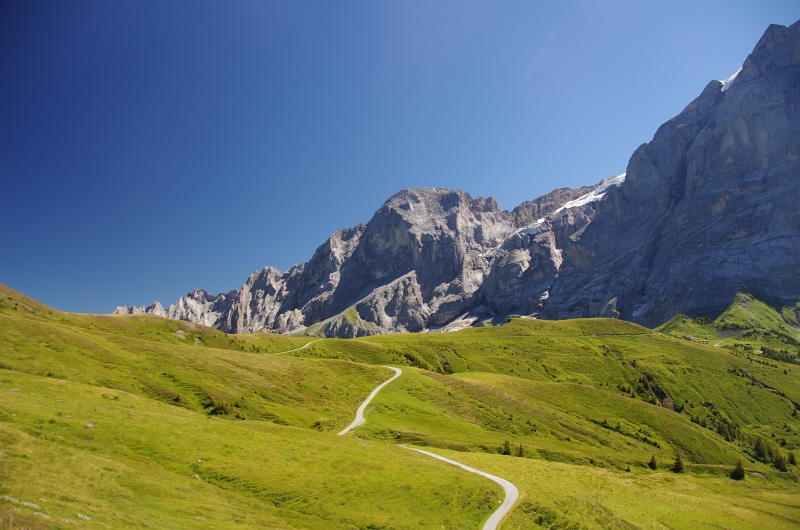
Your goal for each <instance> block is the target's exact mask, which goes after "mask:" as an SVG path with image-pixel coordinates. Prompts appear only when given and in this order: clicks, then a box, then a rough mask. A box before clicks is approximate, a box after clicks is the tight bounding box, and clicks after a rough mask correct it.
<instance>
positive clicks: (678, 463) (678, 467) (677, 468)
mask: <svg viewBox="0 0 800 530" xmlns="http://www.w3.org/2000/svg"><path fill="white" fill-rule="evenodd" d="M672 471H673V472H675V473H683V460H681V454H680V453H676V454H675V463H674V464H672Z"/></svg>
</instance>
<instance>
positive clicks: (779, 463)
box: [773, 452, 787, 471]
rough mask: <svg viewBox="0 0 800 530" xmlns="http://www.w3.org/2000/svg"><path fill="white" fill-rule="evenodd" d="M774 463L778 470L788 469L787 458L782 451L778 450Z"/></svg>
mask: <svg viewBox="0 0 800 530" xmlns="http://www.w3.org/2000/svg"><path fill="white" fill-rule="evenodd" d="M773 465H774V466H775V469H777V470H778V471H786V470H787V467H786V459H785V458H784V457H783V455H782V454H781V453H780V452H778V454H777V455H775V462H774V463H773Z"/></svg>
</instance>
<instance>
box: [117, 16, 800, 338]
mask: <svg viewBox="0 0 800 530" xmlns="http://www.w3.org/2000/svg"><path fill="white" fill-rule="evenodd" d="M799 96H800V22H798V23H796V24H794V25H792V26H791V27H788V28H787V27H783V26H770V28H769V29H768V30H767V32H766V33H765V34H764V36H763V37H762V39H761V40H760V41H759V43H758V45H757V46H756V48H755V49H754V51H753V53H752V54H751V55H750V56H749V57H748V58H747V60H746V61H745V63H744V65H743V67H742V69H741V70H740V72H737V74H734V75H733V76H731V78H729V79H727V80H725V81H723V82H720V81H712V82H711V83H709V84H708V86H707V87H706V88H705V90H703V92H702V94H701V95H700V96H699V97H698V98H697V99H696V100H695V101H693V102H692V103H691V104H689V105H688V106H687V107H686V108H685V109H684V110H683V112H681V113H680V114H679V115H678V116H676V117H675V118H673V119H672V120H670V121H669V122H667V123H665V124H664V125H662V126H661V127H660V128H659V129H658V131H657V132H656V134H655V136H654V138H653V140H652V141H651V142H650V143H647V144H644V145H642V146H641V147H639V149H637V150H636V152H635V153H634V154H633V156H632V157H631V159H630V162H629V164H628V168H627V172H626V173H625V174H622V175H619V176H616V177H612V178H610V179H606V180H604V181H602V182H601V183H599V184H597V185H595V186H589V187H585V188H581V189H578V190H571V189H568V188H562V189H558V190H555V191H553V192H551V193H548V194H547V195H544V196H542V197H539V198H537V199H534V200H532V201H527V202H524V203H522V204H521V205H519V206H518V207H517V208H515V209H514V210H513V211H512V212H506V211H502V210H501V209H500V208H499V207H498V205H497V203H496V202H495V201H494V200H493V199H491V198H489V199H484V198H480V197H478V198H472V197H471V196H470V195H468V194H466V193H463V192H460V191H453V190H447V189H439V188H436V189H434V188H424V189H406V190H402V191H400V192H399V193H397V194H396V195H394V196H393V197H391V198H390V199H389V200H388V201H386V203H385V204H384V205H383V206H382V207H381V208H380V209H379V210H378V211H377V212H376V213H375V215H374V216H373V218H372V219H371V220H370V221H369V222H368V223H367V224H366V225H363V224H362V225H358V226H356V227H354V228H350V229H345V230H339V231H337V232H335V233H334V234H333V235H332V236H331V237H330V238H329V239H328V240H327V241H326V242H325V243H324V244H323V245H321V246H320V247H319V248H318V249H317V250H316V252H315V253H314V255H313V256H312V258H311V259H310V260H309V261H307V262H306V263H302V264H300V265H296V266H294V267H292V268H291V269H289V270H288V271H287V272H286V273H284V274H281V273H280V272H279V271H278V270H276V269H274V268H271V267H268V268H265V269H263V270H262V271H260V272H259V271H256V272H254V273H253V274H252V275H251V276H250V277H249V278H248V280H247V282H246V283H245V284H244V285H243V286H242V287H241V288H240V289H239V290H237V291H231V292H229V293H225V294H220V295H217V296H213V295H211V294H209V293H208V292H206V291H203V290H196V291H193V292H191V293H189V294H188V295H186V296H184V297H182V298H181V299H180V300H178V301H177V302H176V303H174V304H172V305H171V306H169V308H167V309H166V310H164V309H163V307H161V305H160V304H159V303H158V302H156V303H155V304H153V305H151V306H149V307H146V308H145V307H138V308H137V307H131V308H124V307H119V308H117V310H115V313H134V314H135V313H142V312H147V313H153V314H158V315H162V316H167V317H169V318H176V319H183V320H190V321H193V322H198V323H202V324H206V325H210V326H214V327H217V328H219V329H221V330H223V331H226V332H253V331H271V332H279V333H283V332H289V331H303V330H305V332H307V333H312V334H324V335H326V336H338V337H353V336H359V335H371V334H377V333H386V332H402V331H424V330H435V329H439V328H445V329H454V328H457V327H463V326H464V325H469V324H471V323H474V322H475V321H476V320H477V321H482V320H484V319H486V318H489V317H493V316H503V315H508V314H511V313H519V314H524V315H533V316H539V317H542V318H574V317H589V316H611V317H616V318H624V319H627V320H633V321H636V322H639V323H642V324H645V325H648V326H654V325H658V324H660V323H662V322H664V321H666V320H668V319H669V318H671V317H672V316H673V315H675V314H677V313H685V314H688V315H690V316H702V315H705V316H709V317H715V316H717V315H718V314H720V313H721V312H722V311H724V309H725V308H726V306H727V304H728V302H729V301H730V300H731V299H732V298H733V296H734V295H735V294H736V293H737V292H739V291H748V292H750V293H752V294H755V295H757V296H759V297H761V298H763V299H769V300H772V301H773V302H775V303H779V304H781V303H794V302H795V301H797V300H800V276H798V273H797V271H798V270H799V269H798V265H800V208H798V206H797V205H798V204H800V158H799V157H800V99H799Z"/></svg>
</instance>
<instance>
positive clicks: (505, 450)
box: [500, 440, 511, 455]
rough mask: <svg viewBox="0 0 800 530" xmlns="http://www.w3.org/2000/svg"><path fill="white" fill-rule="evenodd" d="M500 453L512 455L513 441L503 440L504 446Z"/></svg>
mask: <svg viewBox="0 0 800 530" xmlns="http://www.w3.org/2000/svg"><path fill="white" fill-rule="evenodd" d="M500 454H503V455H510V454H511V442H509V441H508V440H506V441H505V442H503V447H502V448H501V451H500Z"/></svg>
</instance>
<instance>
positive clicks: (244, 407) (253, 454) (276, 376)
mask: <svg viewBox="0 0 800 530" xmlns="http://www.w3.org/2000/svg"><path fill="white" fill-rule="evenodd" d="M0 298H1V299H2V302H0V452H1V453H3V454H4V455H6V456H0V496H2V495H6V496H7V498H10V499H14V500H19V501H25V502H28V503H32V504H35V505H38V508H34V507H32V506H30V505H24V504H18V503H15V502H13V501H9V500H3V499H4V498H2V497H0V528H2V527H3V524H8V521H9V520H10V519H9V518H11V517H14V518H15V521H16V522H15V523H14V524H18V525H22V526H25V525H27V526H29V527H34V528H35V527H43V528H51V527H52V528H58V527H66V526H65V525H67V524H68V523H63V522H60V521H61V520H62V519H69V520H72V521H75V522H79V523H80V524H82V525H87V526H88V525H95V524H97V525H98V526H99V524H100V523H102V524H107V525H109V526H111V527H114V528H117V527H120V528H125V527H142V526H145V527H154V528H193V527H196V528H225V527H228V526H231V527H233V526H237V527H246V528H258V527H268V528H364V529H367V528H387V529H388V528H412V527H413V528H419V527H422V528H426V527H430V528H442V527H444V528H479V527H480V525H481V521H483V520H485V519H486V517H488V515H489V513H490V512H491V511H492V510H493V509H494V507H496V506H497V505H498V502H499V500H500V499H501V495H502V491H501V490H500V489H499V487H497V486H496V485H495V484H494V483H492V482H490V481H487V480H485V479H482V478H481V477H478V476H475V475H471V474H468V473H466V472H463V471H461V470H459V469H458V468H454V467H452V466H448V465H446V464H444V463H441V462H438V461H435V460H433V459H429V458H427V457H425V456H423V455H419V454H417V453H413V452H410V451H405V450H403V449H401V448H398V447H396V446H395V444H397V443H406V444H412V445H418V446H428V447H429V448H433V450H435V451H436V452H439V453H441V454H444V455H446V456H448V457H450V458H454V459H455V460H458V461H461V462H463V463H465V464H468V465H472V466H475V467H477V468H479V469H483V470H485V471H488V472H490V473H494V474H497V475H499V476H502V477H504V478H507V479H509V480H511V481H512V482H514V483H515V484H517V486H518V487H519V488H520V491H521V498H520V501H519V503H518V505H517V507H516V508H515V509H514V511H512V513H511V514H510V515H509V517H508V518H507V520H506V521H504V523H503V525H502V528H504V529H510V528H514V529H516V528H541V527H544V528H645V527H651V526H659V525H662V526H667V527H670V528H695V527H698V526H702V525H711V526H721V527H726V528H789V527H797V526H798V525H800V487H798V485H797V479H798V477H800V474H798V470H797V467H796V466H795V465H793V464H788V463H786V461H788V460H789V457H790V455H791V454H793V453H794V452H796V453H797V457H798V458H800V418H798V413H797V412H796V409H797V407H798V406H800V405H796V404H800V383H798V380H797V374H798V373H800V366H796V365H794V364H792V363H787V362H783V361H780V360H775V359H772V358H765V357H764V356H763V355H760V354H758V353H756V350H755V347H753V349H750V350H745V349H744V346H739V347H736V346H734V345H733V343H729V342H728V341H734V340H738V341H743V340H744V339H745V334H744V332H742V336H741V337H732V338H731V337H727V338H724V339H722V340H724V341H726V342H725V343H724V344H723V345H722V346H717V347H715V346H714V344H716V343H715V342H711V341H710V340H709V344H703V343H702V340H704V339H702V338H700V339H693V340H687V339H686V338H685V335H686V334H689V333H690V332H685V333H684V330H683V329H678V328H676V327H673V328H670V329H666V327H665V329H660V330H657V331H653V330H649V329H645V328H642V327H640V326H636V325H634V324H630V323H626V322H621V321H615V320H607V319H585V320H573V321H563V322H551V321H537V320H530V319H514V320H512V321H511V322H510V323H508V324H506V325H504V326H498V327H484V328H473V329H466V330H462V331H460V332H456V333H448V334H434V333H429V334H404V335H384V336H376V337H369V338H364V339H352V340H343V339H324V340H319V341H316V342H314V343H313V344H309V346H308V347H307V348H303V349H299V350H295V349H296V348H299V347H301V346H303V345H306V344H308V343H309V342H310V341H311V340H312V339H311V338H309V337H304V338H300V337H284V336H275V335H270V334H264V333H259V334H251V335H240V336H229V335H226V334H224V333H220V332H218V331H216V330H213V329H210V328H206V327H203V326H198V325H194V324H190V323H186V322H175V321H169V320H166V319H161V318H158V317H152V316H148V315H134V316H99V315H73V314H68V313H60V312H58V311H55V310H52V309H50V308H47V307H46V306H43V305H41V304H38V303H37V302H35V301H33V300H30V299H27V298H25V297H23V296H22V295H20V294H19V293H15V292H14V291H12V290H10V289H7V288H6V289H4V290H3V291H2V295H1V296H0ZM733 305H736V304H733ZM15 307H16V309H15ZM737 307H739V308H740V307H741V306H740V305H737ZM747 307H748V308H749V311H750V313H754V314H756V315H757V316H759V315H763V314H766V315H769V316H770V318H774V317H775V315H778V318H779V319H780V321H777V320H773V321H770V322H766V321H765V319H764V317H763V316H759V318H758V319H757V320H758V325H759V326H762V327H760V328H754V327H753V328H748V329H760V330H761V331H760V333H761V334H760V335H759V338H760V339H762V340H768V339H769V338H770V337H771V336H776V334H775V333H774V331H773V330H774V329H779V328H773V327H769V326H776V325H777V326H781V325H783V326H786V327H787V329H790V330H791V329H792V328H791V323H790V322H789V321H788V320H787V319H786V318H783V317H782V316H781V313H780V312H776V311H772V313H769V312H768V311H767V310H765V309H763V308H762V307H761V306H760V305H757V304H756V302H754V301H747ZM765 307H767V308H768V306H766V305H765ZM754 308H755V309H754ZM750 313H747V312H745V314H747V315H748V317H749V314H750ZM792 314H794V313H792ZM737 315H738V316H737ZM734 317H736V318H738V319H739V320H736V321H734V320H733V318H734ZM743 318H744V317H743V316H742V312H741V311H739V309H736V308H733V306H732V310H731V311H729V312H728V316H727V319H728V320H726V321H725V323H724V324H717V325H718V326H727V328H726V329H728V328H730V327H731V323H732V322H736V323H737V325H742V324H743V320H742V319H743ZM781 322H782V323H783V324H781ZM680 325H686V326H689V325H691V326H694V328H692V329H705V328H704V326H710V325H711V324H709V323H703V322H695V321H692V322H691V323H689V322H685V321H680V320H676V321H674V322H673V326H680ZM738 329H740V331H741V330H742V329H744V328H738ZM779 330H780V329H779ZM700 336H701V335H699V334H698V337H700ZM764 337H766V339H765V338H764ZM752 344H755V342H752ZM287 350H295V351H291V352H288V353H284V354H282V355H269V354H267V353H268V352H285V351H287ZM382 364H386V365H395V366H403V367H404V372H403V375H402V376H401V377H400V378H399V379H398V380H397V381H395V382H393V383H392V384H390V385H389V386H387V387H386V388H385V389H384V390H382V391H381V393H380V394H378V396H377V398H376V399H375V400H374V401H373V402H372V404H371V406H370V407H369V409H368V411H367V422H366V424H365V425H363V426H361V427H358V428H357V429H356V433H355V435H348V436H345V437H338V436H336V435H335V434H334V433H336V432H338V431H339V430H340V429H341V428H342V427H343V426H345V425H346V424H348V423H349V422H350V421H351V420H352V418H353V414H354V412H355V409H356V408H357V407H358V405H359V404H360V403H361V402H362V401H363V399H364V398H365V397H366V395H367V394H368V393H369V392H370V390H371V389H372V388H374V386H376V385H377V384H378V383H379V382H381V381H383V380H385V379H386V378H387V377H388V376H389V374H390V372H389V370H387V369H386V368H383V367H381V366H378V365H382ZM765 451H766V453H765ZM504 453H506V454H504ZM676 455H680V456H681V459H682V461H683V463H684V465H685V469H684V471H683V472H682V473H673V472H671V471H670V470H669V468H670V467H671V466H672V464H673V461H674V460H675V457H676ZM778 455H780V458H781V459H783V461H784V464H785V467H784V469H785V471H782V470H780V469H778V467H780V466H778V465H777V463H776V461H775V458H776V457H777V456H778ZM653 457H655V459H656V460H657V469H656V470H651V469H650V468H649V467H648V462H649V461H650V460H651V458H653ZM739 460H741V461H742V462H743V463H744V467H745V469H746V470H747V476H746V478H745V480H744V481H742V482H737V481H733V480H731V479H730V478H729V477H728V474H729V473H730V471H731V470H732V469H733V466H734V465H735V464H736V462H737V461H739ZM409 470H413V472H409ZM14 509H17V510H20V511H14ZM34 512H39V513H41V514H46V515H49V516H50V517H51V519H44V518H42V517H40V516H37V515H34ZM78 513H81V514H84V515H88V516H90V517H91V518H92V519H91V521H86V520H83V519H76V518H77V517H78V516H77V514H78ZM3 517H5V519H4V518H3ZM37 525H38V526H37Z"/></svg>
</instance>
